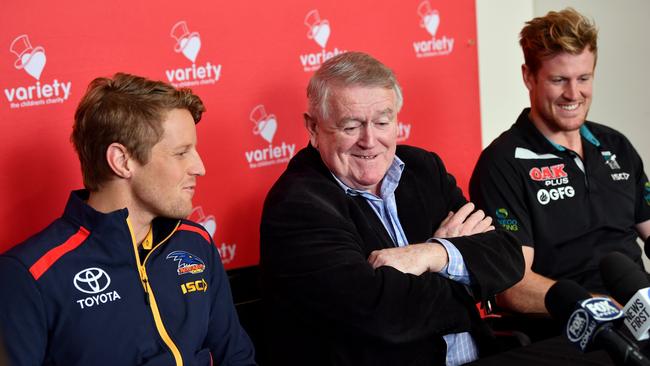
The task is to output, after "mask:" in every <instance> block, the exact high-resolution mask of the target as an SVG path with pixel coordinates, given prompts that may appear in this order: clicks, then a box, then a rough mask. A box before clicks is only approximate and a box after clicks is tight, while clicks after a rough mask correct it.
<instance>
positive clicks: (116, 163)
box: [106, 142, 133, 179]
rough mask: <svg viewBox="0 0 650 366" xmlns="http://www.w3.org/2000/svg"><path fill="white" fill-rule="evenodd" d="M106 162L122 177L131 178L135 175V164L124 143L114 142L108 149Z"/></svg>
mask: <svg viewBox="0 0 650 366" xmlns="http://www.w3.org/2000/svg"><path fill="white" fill-rule="evenodd" d="M106 162H107V163H108V166H109V167H110V168H111V170H112V171H113V173H115V175H117V176H118V177H120V178H125V179H128V178H131V176H132V175H133V164H132V162H131V156H130V155H129V152H128V150H127V149H126V147H125V146H124V145H122V144H119V143H117V142H114V143H112V144H110V145H108V149H106Z"/></svg>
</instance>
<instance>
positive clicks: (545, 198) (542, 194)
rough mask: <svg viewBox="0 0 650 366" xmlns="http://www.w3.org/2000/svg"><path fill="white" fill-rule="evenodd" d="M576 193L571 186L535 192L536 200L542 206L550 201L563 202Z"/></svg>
mask: <svg viewBox="0 0 650 366" xmlns="http://www.w3.org/2000/svg"><path fill="white" fill-rule="evenodd" d="M575 194H576V192H575V190H574V189H573V187H571V186H564V187H558V188H551V189H549V190H546V189H540V190H539V191H537V200H538V201H539V203H541V204H542V205H546V204H548V203H549V202H551V201H557V200H563V199H565V198H571V197H573V196H575Z"/></svg>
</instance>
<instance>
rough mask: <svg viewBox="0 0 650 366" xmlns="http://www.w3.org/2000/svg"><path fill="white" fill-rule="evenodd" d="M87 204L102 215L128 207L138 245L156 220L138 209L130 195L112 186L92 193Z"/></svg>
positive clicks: (130, 221)
mask: <svg viewBox="0 0 650 366" xmlns="http://www.w3.org/2000/svg"><path fill="white" fill-rule="evenodd" d="M87 204H88V205H89V206H90V207H92V208H93V209H95V210H96V211H99V212H102V213H109V212H113V211H116V210H121V209H123V208H125V207H126V209H127V210H128V211H129V218H128V220H129V223H130V225H131V229H132V230H133V235H134V236H135V241H136V243H141V242H142V240H144V238H145V237H146V236H147V233H148V232H149V229H150V228H151V222H152V220H153V219H154V217H152V216H151V215H149V214H143V213H142V212H141V211H142V210H138V209H137V207H136V205H135V204H134V203H133V201H132V200H131V198H130V197H129V196H128V195H124V194H123V193H122V192H120V191H119V188H118V187H115V186H111V185H107V186H106V187H102V188H101V189H99V190H98V191H96V192H90V196H89V197H88V202H87Z"/></svg>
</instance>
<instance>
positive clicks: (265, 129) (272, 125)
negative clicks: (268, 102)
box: [257, 115, 278, 144]
mask: <svg viewBox="0 0 650 366" xmlns="http://www.w3.org/2000/svg"><path fill="white" fill-rule="evenodd" d="M257 128H258V129H259V134H260V136H262V138H263V139H264V140H266V142H268V143H269V144H270V143H271V142H272V141H273V136H275V131H276V130H277V129H278V121H277V120H276V119H275V116H274V115H270V116H269V118H267V119H265V120H262V121H260V122H259V124H258V125H257Z"/></svg>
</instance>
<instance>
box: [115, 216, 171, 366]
mask: <svg viewBox="0 0 650 366" xmlns="http://www.w3.org/2000/svg"><path fill="white" fill-rule="evenodd" d="M126 223H127V225H128V227H129V232H130V233H131V241H132V243H133V251H134V253H135V262H136V266H137V267H138V273H139V274H140V282H141V284H142V287H143V288H144V295H145V297H144V298H145V302H146V303H147V305H148V306H149V309H150V310H151V313H152V315H153V319H154V323H155V324H156V330H157V331H158V335H159V336H160V338H162V340H163V342H165V344H166V345H167V347H168V348H169V350H170V351H171V353H172V355H173V356H174V361H175V362H176V366H183V358H182V357H181V352H180V350H179V349H178V347H177V346H176V344H174V341H172V339H171V337H170V336H169V333H167V329H165V325H164V324H163V321H162V317H161V316H160V310H159V309H158V303H157V302H156V297H155V296H154V294H153V291H152V289H151V285H150V284H149V277H148V275H147V269H146V267H145V265H146V264H147V259H149V256H150V255H151V253H153V251H154V250H156V249H158V248H159V247H160V246H161V245H162V244H163V243H164V242H166V241H167V239H169V237H170V236H172V234H173V233H174V232H176V228H178V225H179V224H180V221H179V222H178V223H177V224H176V227H175V228H174V230H172V232H171V233H170V234H169V236H167V237H166V238H165V239H164V240H162V241H161V242H160V243H158V244H156V245H154V246H153V247H152V248H151V250H150V251H149V253H147V256H146V257H145V258H144V261H143V262H142V264H140V253H139V252H138V243H137V242H136V240H135V234H134V232H133V228H132V227H131V223H130V222H129V219H128V218H127V219H126Z"/></svg>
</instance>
